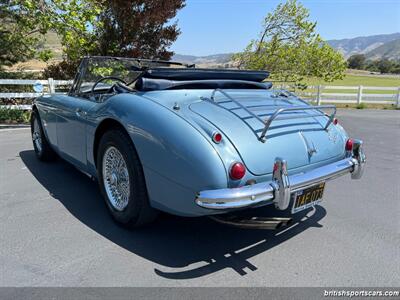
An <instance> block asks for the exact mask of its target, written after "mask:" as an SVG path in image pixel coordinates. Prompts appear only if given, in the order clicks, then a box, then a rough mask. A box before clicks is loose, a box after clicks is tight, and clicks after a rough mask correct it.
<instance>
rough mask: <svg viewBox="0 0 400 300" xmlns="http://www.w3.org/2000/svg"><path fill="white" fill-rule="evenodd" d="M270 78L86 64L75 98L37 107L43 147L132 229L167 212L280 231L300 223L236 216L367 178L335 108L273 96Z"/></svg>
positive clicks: (126, 63)
mask: <svg viewBox="0 0 400 300" xmlns="http://www.w3.org/2000/svg"><path fill="white" fill-rule="evenodd" d="M268 75H269V74H268V72H264V71H244V70H225V69H199V68H195V66H193V65H185V64H181V63H174V62H163V61H152V60H142V59H131V58H117V57H85V58H84V59H83V60H82V62H81V64H80V67H79V70H78V72H77V75H76V78H75V80H74V83H73V86H72V88H71V90H70V91H69V93H68V94H67V95H61V94H51V95H47V94H45V95H43V96H41V97H39V98H38V99H36V100H35V101H34V104H33V107H32V109H33V113H32V120H31V127H32V138H33V145H34V149H35V152H36V155H37V157H38V158H39V159H40V160H43V161H47V160H51V159H53V158H54V157H56V156H60V157H61V158H63V159H65V160H67V161H68V162H70V163H71V164H73V165H74V166H75V167H76V168H78V169H79V170H81V171H82V172H84V173H85V174H87V175H88V176H91V177H92V178H94V179H97V180H98V182H99V185H100V189H101V192H102V195H103V196H104V199H105V202H106V204H107V206H108V208H109V210H110V212H111V215H112V216H113V218H114V219H115V220H116V221H117V222H119V223H122V224H124V225H127V226H130V227H137V226H140V225H143V224H146V223H149V222H151V221H152V220H154V219H155V217H156V216H157V212H158V211H165V212H168V213H171V214H176V215H181V216H193V217H194V216H204V215H208V216H214V218H217V219H218V220H222V221H223V222H226V223H231V224H241V225H243V226H248V227H257V226H259V227H260V226H261V227H263V226H264V228H276V227H279V226H281V225H283V224H286V223H288V221H289V220H290V218H269V219H267V220H265V219H257V218H249V219H246V220H245V219H240V218H239V217H237V215H235V214H236V213H237V212H240V210H244V209H249V208H252V210H251V211H252V212H254V214H256V212H257V208H258V207H261V206H265V205H270V207H271V209H272V210H274V211H275V210H276V211H277V212H278V211H287V212H289V213H290V214H296V213H297V212H299V211H301V210H304V209H307V208H309V207H311V206H314V205H316V204H317V203H319V202H320V201H321V199H322V196H323V192H324V187H325V182H326V181H328V180H330V179H333V178H335V177H338V176H340V175H345V174H350V175H351V178H353V179H358V178H360V177H361V176H362V174H363V169H364V165H365V155H364V153H363V147H362V142H361V141H360V140H356V139H351V138H349V136H348V135H347V134H346V132H345V131H344V129H343V128H342V126H340V125H339V124H338V122H337V119H336V118H335V113H336V108H335V107H334V106H331V105H324V106H310V105H309V104H307V103H306V102H304V101H303V100H301V99H299V98H298V97H296V96H295V95H293V94H292V93H290V92H287V91H284V90H275V89H273V88H272V84H271V83H268V82H266V81H265V80H266V78H267V77H268ZM349 177H350V176H349ZM77 197H79V195H77ZM83 200H84V199H83ZM228 216H229V217H228Z"/></svg>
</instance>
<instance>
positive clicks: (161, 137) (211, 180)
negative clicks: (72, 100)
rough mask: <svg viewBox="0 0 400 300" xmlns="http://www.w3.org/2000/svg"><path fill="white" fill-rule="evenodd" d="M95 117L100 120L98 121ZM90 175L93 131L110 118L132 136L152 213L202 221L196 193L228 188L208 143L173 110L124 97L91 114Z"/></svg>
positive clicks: (134, 98) (132, 96)
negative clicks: (95, 126) (190, 217)
mask: <svg viewBox="0 0 400 300" xmlns="http://www.w3.org/2000/svg"><path fill="white" fill-rule="evenodd" d="M95 116H97V117H95ZM92 117H95V118H96V120H92V122H91V124H92V125H88V127H87V131H88V140H87V143H88V153H87V156H88V163H89V172H90V173H91V174H93V173H95V161H94V156H93V148H90V146H89V145H93V142H94V127H93V124H96V125H97V124H100V123H101V121H102V120H104V119H107V118H112V119H114V120H116V121H118V122H119V123H120V124H122V125H123V126H124V127H125V129H126V130H127V132H128V133H129V135H130V137H131V138H132V141H133V143H134V145H135V147H136V150H137V152H138V155H139V158H140V160H141V163H142V165H143V169H144V174H145V179H146V184H147V190H148V193H149V197H150V202H151V205H152V206H153V207H157V208H160V209H162V210H164V211H168V212H171V213H174V214H178V215H201V214H204V212H200V210H203V209H201V208H199V207H197V206H196V204H195V202H194V199H195V197H196V193H197V192H198V191H200V190H203V189H213V188H223V187H227V175H226V174H227V171H226V169H225V166H224V164H223V162H222V160H221V158H220V156H219V154H218V152H217V151H216V150H215V149H214V147H213V146H212V144H211V143H210V141H207V140H206V139H205V138H204V137H203V136H202V135H201V134H200V133H199V132H198V131H197V130H196V129H195V128H194V127H193V126H192V125H191V124H190V123H189V122H187V121H186V120H184V119H183V118H181V117H180V116H179V115H178V114H176V113H174V112H173V111H171V110H168V109H167V108H165V107H163V106H161V105H159V104H157V103H155V102H153V101H151V100H148V99H144V98H142V97H140V96H138V95H133V94H120V95H117V96H114V97H112V98H110V99H108V100H107V101H106V102H105V103H103V104H102V105H100V106H99V107H98V109H97V110H93V111H92V112H91V116H89V119H91V118H92Z"/></svg>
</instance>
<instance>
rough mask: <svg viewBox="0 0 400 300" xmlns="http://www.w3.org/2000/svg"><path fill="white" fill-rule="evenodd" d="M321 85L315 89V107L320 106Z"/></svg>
mask: <svg viewBox="0 0 400 300" xmlns="http://www.w3.org/2000/svg"><path fill="white" fill-rule="evenodd" d="M321 89H322V87H321V85H319V86H318V88H317V105H321Z"/></svg>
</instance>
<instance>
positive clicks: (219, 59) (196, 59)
mask: <svg viewBox="0 0 400 300" xmlns="http://www.w3.org/2000/svg"><path fill="white" fill-rule="evenodd" d="M232 54H233V53H223V54H213V55H206V56H194V55H182V54H175V55H174V56H173V57H172V60H174V61H179V62H183V63H189V64H196V66H199V67H202V66H203V67H210V66H213V67H218V66H225V64H229V63H230V61H231V56H232Z"/></svg>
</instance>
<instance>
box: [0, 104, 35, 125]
mask: <svg viewBox="0 0 400 300" xmlns="http://www.w3.org/2000/svg"><path fill="white" fill-rule="evenodd" d="M30 118H31V112H30V111H27V110H20V109H11V108H1V107H0V123H29V120H30Z"/></svg>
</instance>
